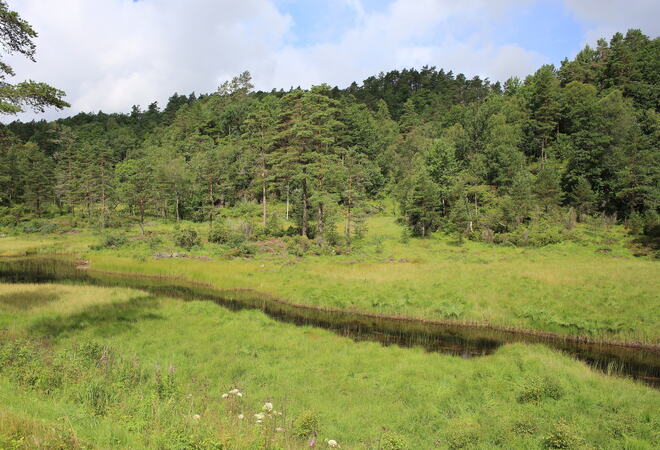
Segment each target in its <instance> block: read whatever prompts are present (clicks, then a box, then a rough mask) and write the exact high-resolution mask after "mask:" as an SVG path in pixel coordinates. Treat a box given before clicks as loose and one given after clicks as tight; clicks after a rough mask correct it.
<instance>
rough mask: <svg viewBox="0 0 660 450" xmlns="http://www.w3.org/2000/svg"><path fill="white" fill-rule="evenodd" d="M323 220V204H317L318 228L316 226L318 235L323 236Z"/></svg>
mask: <svg viewBox="0 0 660 450" xmlns="http://www.w3.org/2000/svg"><path fill="white" fill-rule="evenodd" d="M323 221H324V218H323V203H319V226H318V235H319V236H323V228H324V225H325V224H324V223H323Z"/></svg>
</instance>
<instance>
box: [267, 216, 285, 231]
mask: <svg viewBox="0 0 660 450" xmlns="http://www.w3.org/2000/svg"><path fill="white" fill-rule="evenodd" d="M264 233H265V234H266V235H267V236H271V237H282V236H284V230H283V229H282V219H280V216H279V215H278V214H276V213H272V214H271V215H270V216H268V221H267V222H266V229H265V230H264Z"/></svg>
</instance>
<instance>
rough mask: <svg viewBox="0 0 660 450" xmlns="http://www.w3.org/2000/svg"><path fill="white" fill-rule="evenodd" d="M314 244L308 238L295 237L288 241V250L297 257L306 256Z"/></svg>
mask: <svg viewBox="0 0 660 450" xmlns="http://www.w3.org/2000/svg"><path fill="white" fill-rule="evenodd" d="M312 245H313V242H312V241H310V240H309V238H307V236H293V237H292V238H291V239H289V240H288V241H287V250H288V252H289V253H290V254H292V255H295V256H304V255H305V254H306V253H307V252H308V251H309V249H310V248H311V247H312Z"/></svg>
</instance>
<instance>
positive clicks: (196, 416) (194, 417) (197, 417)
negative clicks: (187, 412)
mask: <svg viewBox="0 0 660 450" xmlns="http://www.w3.org/2000/svg"><path fill="white" fill-rule="evenodd" d="M201 418H202V416H200V415H199V414H195V415H194V416H193V419H195V420H199V419H201Z"/></svg>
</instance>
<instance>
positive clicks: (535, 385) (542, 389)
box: [518, 377, 564, 403]
mask: <svg viewBox="0 0 660 450" xmlns="http://www.w3.org/2000/svg"><path fill="white" fill-rule="evenodd" d="M563 395H564V392H563V390H562V388H561V386H559V385H558V384H557V383H556V382H555V381H553V380H551V379H549V378H541V377H533V378H530V379H529V380H527V381H526V382H525V384H524V385H523V387H522V390H521V392H520V394H518V402H520V403H528V402H540V401H541V400H543V399H546V398H550V399H553V400H559V399H560V398H561V397H562V396H563Z"/></svg>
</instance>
